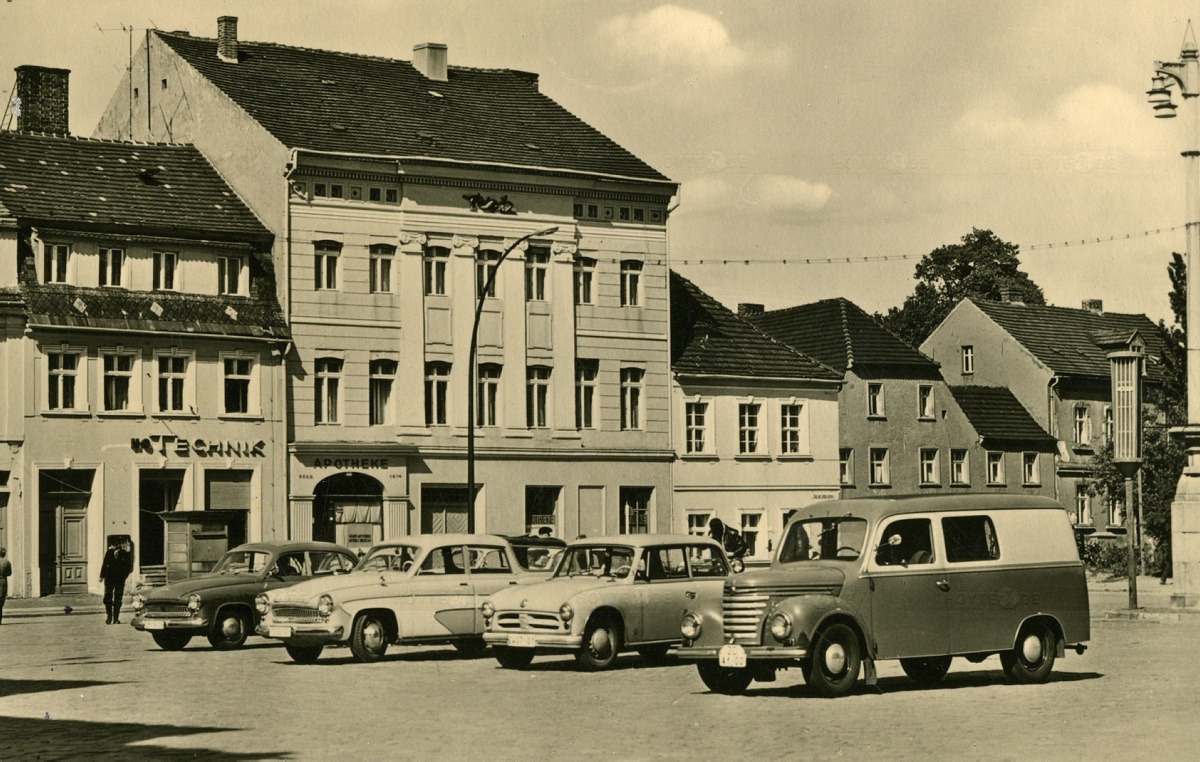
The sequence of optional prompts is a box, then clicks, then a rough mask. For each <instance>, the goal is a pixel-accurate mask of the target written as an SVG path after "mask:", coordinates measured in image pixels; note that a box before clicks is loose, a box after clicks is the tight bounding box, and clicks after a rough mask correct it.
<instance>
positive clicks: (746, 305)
mask: <svg viewBox="0 0 1200 762" xmlns="http://www.w3.org/2000/svg"><path fill="white" fill-rule="evenodd" d="M764 311H765V310H764V309H763V306H762V305H761V304H754V303H752V302H742V303H741V304H739V305H738V315H740V316H741V317H747V316H749V315H761V314H763V312H764Z"/></svg>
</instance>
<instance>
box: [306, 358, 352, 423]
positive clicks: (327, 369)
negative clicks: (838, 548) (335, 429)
mask: <svg viewBox="0 0 1200 762" xmlns="http://www.w3.org/2000/svg"><path fill="white" fill-rule="evenodd" d="M345 370H346V361H345V359H343V358H341V357H338V356H337V355H324V356H322V357H317V358H315V359H314V360H313V424H314V425H317V426H340V425H341V423H342V412H343V406H342V397H343V389H342V386H343V384H342V377H343V375H344V373H345Z"/></svg>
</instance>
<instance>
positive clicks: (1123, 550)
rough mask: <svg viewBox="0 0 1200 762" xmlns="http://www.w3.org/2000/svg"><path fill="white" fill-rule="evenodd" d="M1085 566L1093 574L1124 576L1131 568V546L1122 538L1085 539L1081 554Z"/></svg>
mask: <svg viewBox="0 0 1200 762" xmlns="http://www.w3.org/2000/svg"><path fill="white" fill-rule="evenodd" d="M1080 558H1081V559H1082V560H1083V565H1084V568H1086V569H1087V570H1088V571H1090V572H1092V573H1093V574H1106V575H1108V576H1110V577H1124V576H1125V575H1126V574H1127V573H1128V569H1129V566H1128V564H1129V548H1128V547H1126V545H1125V540H1124V538H1122V539H1120V540H1092V539H1088V540H1085V541H1084V543H1083V553H1081V554H1080Z"/></svg>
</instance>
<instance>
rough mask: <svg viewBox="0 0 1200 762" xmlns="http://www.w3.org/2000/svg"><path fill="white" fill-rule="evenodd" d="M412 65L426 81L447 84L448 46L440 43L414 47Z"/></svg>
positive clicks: (428, 43)
mask: <svg viewBox="0 0 1200 762" xmlns="http://www.w3.org/2000/svg"><path fill="white" fill-rule="evenodd" d="M412 65H413V66H414V67H415V68H416V70H417V71H419V72H421V74H423V75H424V76H425V79H433V80H437V81H438V82H445V81H446V46H445V45H443V44H442V43H440V42H422V43H421V44H420V45H414V46H413V60H412Z"/></svg>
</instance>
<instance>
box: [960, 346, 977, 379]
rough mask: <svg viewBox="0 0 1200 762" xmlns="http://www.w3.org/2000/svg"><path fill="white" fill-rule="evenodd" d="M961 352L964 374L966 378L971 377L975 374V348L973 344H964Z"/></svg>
mask: <svg viewBox="0 0 1200 762" xmlns="http://www.w3.org/2000/svg"><path fill="white" fill-rule="evenodd" d="M959 351H960V353H961V356H962V372H963V375H964V376H969V375H971V374H972V373H974V372H975V346H974V345H973V344H963V345H962V346H961V347H960V348H959Z"/></svg>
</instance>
